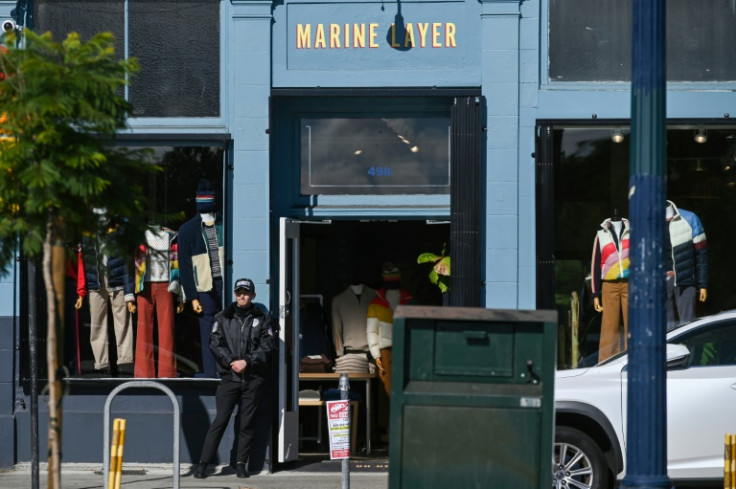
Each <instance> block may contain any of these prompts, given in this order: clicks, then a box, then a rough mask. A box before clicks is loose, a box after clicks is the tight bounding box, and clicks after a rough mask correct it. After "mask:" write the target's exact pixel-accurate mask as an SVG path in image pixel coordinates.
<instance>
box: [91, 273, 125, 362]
mask: <svg viewBox="0 0 736 489" xmlns="http://www.w3.org/2000/svg"><path fill="white" fill-rule="evenodd" d="M88 296H89V315H90V332H89V342H90V345H91V346H92V354H93V355H94V357H95V368H96V369H98V370H99V369H103V368H107V367H109V366H110V359H109V355H108V334H107V303H108V301H109V302H110V304H111V305H112V319H113V324H114V329H115V342H116V345H117V353H118V365H120V364H124V363H133V315H132V314H131V313H130V312H129V311H128V306H127V305H126V304H125V292H123V291H122V290H107V278H105V279H104V280H101V283H100V290H90V291H89V293H88Z"/></svg>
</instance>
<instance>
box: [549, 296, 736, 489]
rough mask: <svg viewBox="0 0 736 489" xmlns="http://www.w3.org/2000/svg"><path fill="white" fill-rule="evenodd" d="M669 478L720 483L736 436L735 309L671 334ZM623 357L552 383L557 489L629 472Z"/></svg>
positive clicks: (599, 485)
mask: <svg viewBox="0 0 736 489" xmlns="http://www.w3.org/2000/svg"><path fill="white" fill-rule="evenodd" d="M666 358H667V473H668V475H669V477H670V478H671V479H672V480H677V481H685V480H697V481H709V482H713V483H720V484H721V487H722V483H723V470H724V467H723V463H724V460H723V451H724V439H725V435H726V434H729V433H730V434H734V433H736V311H728V312H724V313H720V314H717V315H714V316H709V317H706V318H702V319H699V320H697V321H693V322H691V323H688V324H685V325H681V326H679V327H677V328H675V329H673V330H671V331H669V332H668V333H667V349H666ZM627 364H628V355H627V354H626V352H624V353H621V354H619V355H617V356H615V357H612V358H610V359H608V360H606V361H604V362H602V363H600V364H598V365H596V366H594V367H587V368H577V369H570V370H560V371H558V372H557V374H556V377H555V449H554V461H553V484H552V487H555V488H558V489H560V488H578V489H608V488H610V487H613V482H614V480H615V479H622V478H623V477H624V475H625V473H626V436H627V432H626V396H627V382H626V379H627Z"/></svg>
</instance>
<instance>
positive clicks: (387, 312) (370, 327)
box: [366, 287, 414, 358]
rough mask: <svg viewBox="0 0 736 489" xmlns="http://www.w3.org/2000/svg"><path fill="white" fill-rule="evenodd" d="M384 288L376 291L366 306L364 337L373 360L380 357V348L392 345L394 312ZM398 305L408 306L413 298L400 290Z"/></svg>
mask: <svg viewBox="0 0 736 489" xmlns="http://www.w3.org/2000/svg"><path fill="white" fill-rule="evenodd" d="M387 290H388V289H386V288H385V287H383V288H380V289H378V290H377V291H376V297H375V298H374V299H373V300H372V301H371V303H370V305H369V306H368V319H367V323H366V336H367V337H368V348H369V349H370V351H371V355H373V358H380V357H381V348H390V347H391V345H392V344H393V324H394V311H393V309H392V308H391V304H390V303H389V301H388V300H387V299H386V292H387ZM400 293H401V295H400V297H399V304H400V305H403V304H410V303H411V302H413V300H414V298H413V297H412V296H411V294H409V292H407V291H406V290H404V289H400Z"/></svg>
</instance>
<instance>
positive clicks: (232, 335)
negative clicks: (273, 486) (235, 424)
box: [194, 278, 273, 479]
mask: <svg viewBox="0 0 736 489" xmlns="http://www.w3.org/2000/svg"><path fill="white" fill-rule="evenodd" d="M234 294H235V302H233V303H232V304H230V306H229V307H228V308H227V309H225V310H224V311H222V312H220V313H218V314H217V315H216V316H215V323H214V324H213V326H212V332H211V333H210V349H211V350H212V353H213V354H214V356H215V360H216V361H217V366H218V371H219V374H220V377H221V378H222V380H221V381H220V385H219V386H217V392H216V394H215V396H216V404H217V414H216V415H215V420H214V421H213V422H212V425H211V426H210V429H209V431H207V436H206V437H205V440H204V446H203V447H202V454H201V456H200V458H199V460H200V461H199V463H198V464H197V465H196V467H195V469H194V477H196V478H198V479H202V478H204V477H205V472H206V471H207V464H208V463H209V462H210V461H211V460H212V459H213V458H214V457H215V453H216V451H217V447H218V446H219V445H220V440H221V439H222V434H223V433H224V431H225V428H226V427H227V424H228V421H229V419H230V414H231V413H232V411H233V408H234V407H235V405H236V404H239V413H240V429H239V431H238V442H237V445H238V448H237V475H238V477H240V478H244V477H248V475H249V474H248V468H247V465H246V464H247V462H248V454H249V452H250V443H251V440H252V439H253V431H254V422H253V421H254V416H255V413H256V409H257V408H258V402H259V401H260V396H261V392H262V390H263V384H264V382H265V373H266V371H267V369H268V366H269V363H270V356H271V350H272V349H273V331H272V329H271V321H270V317H269V316H268V315H267V314H264V313H263V312H262V311H261V310H260V309H258V308H257V307H256V306H255V305H254V304H253V299H254V298H255V296H256V288H255V285H254V284H253V281H252V280H250V279H248V278H241V279H238V280H236V281H235V291H234Z"/></svg>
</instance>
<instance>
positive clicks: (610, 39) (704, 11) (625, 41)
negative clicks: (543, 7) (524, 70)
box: [549, 0, 736, 82]
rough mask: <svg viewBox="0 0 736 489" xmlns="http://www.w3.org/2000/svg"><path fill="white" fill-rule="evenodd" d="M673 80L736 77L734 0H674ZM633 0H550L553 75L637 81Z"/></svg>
mask: <svg viewBox="0 0 736 489" xmlns="http://www.w3.org/2000/svg"><path fill="white" fill-rule="evenodd" d="M666 3H667V6H666V9H667V13H666V15H667V19H666V36H667V39H666V50H667V66H666V68H667V80H668V81H693V82H695V81H703V82H710V81H733V80H736V53H735V52H734V50H733V49H732V48H731V46H733V45H734V43H735V42H736V9H734V5H733V2H732V1H731V0H707V1H702V2H692V1H688V0H668V1H667V2H666ZM631 40H632V2H631V0H600V1H596V2H586V1H580V0H549V80H550V82H573V81H583V82H587V81H629V80H631V42H632V41H631Z"/></svg>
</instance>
